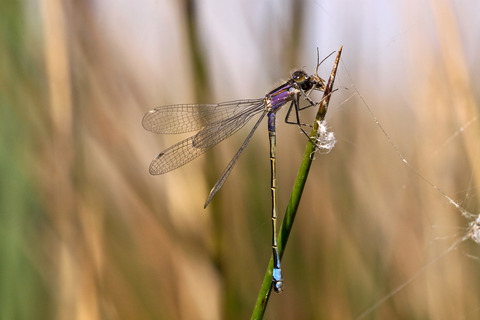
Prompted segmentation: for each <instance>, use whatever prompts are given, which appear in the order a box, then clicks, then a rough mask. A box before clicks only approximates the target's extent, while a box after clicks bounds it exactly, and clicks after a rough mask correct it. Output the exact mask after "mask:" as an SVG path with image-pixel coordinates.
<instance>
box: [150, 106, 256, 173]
mask: <svg viewBox="0 0 480 320" xmlns="http://www.w3.org/2000/svg"><path fill="white" fill-rule="evenodd" d="M249 101H251V102H250V104H249V105H248V108H243V110H242V113H238V112H237V114H234V115H233V116H232V117H230V118H227V119H224V120H219V121H216V122H213V123H212V124H210V125H208V126H206V127H204V128H203V129H202V130H200V131H199V132H198V133H197V134H196V135H194V136H192V137H189V138H187V139H185V140H183V141H180V142H179V143H177V144H175V145H173V146H171V147H170V148H167V149H165V150H164V151H163V152H161V153H160V154H159V155H158V156H157V157H156V158H155V159H153V161H152V163H151V164H150V174H163V173H165V172H168V171H171V170H174V169H176V168H178V167H181V166H183V165H184V164H186V163H188V162H190V161H192V160H193V159H195V158H196V157H198V156H200V155H201V154H203V153H204V152H205V151H207V150H208V149H210V148H211V147H213V146H214V145H216V144H217V143H219V142H221V141H223V140H224V139H226V138H228V137H229V136H231V135H232V134H233V133H235V132H237V131H238V130H239V129H240V128H242V127H243V126H244V125H245V124H246V123H247V122H248V121H249V120H250V119H251V118H252V117H253V116H254V115H256V114H258V113H260V112H262V111H264V110H265V108H264V105H263V99H259V100H249ZM252 102H254V103H255V104H252Z"/></svg>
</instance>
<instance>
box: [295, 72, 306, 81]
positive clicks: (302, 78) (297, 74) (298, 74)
mask: <svg viewBox="0 0 480 320" xmlns="http://www.w3.org/2000/svg"><path fill="white" fill-rule="evenodd" d="M292 78H293V80H294V81H295V82H296V83H302V82H304V81H305V80H307V74H306V73H305V72H304V71H301V70H298V71H295V72H294V73H293V74H292Z"/></svg>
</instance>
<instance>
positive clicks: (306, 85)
mask: <svg viewBox="0 0 480 320" xmlns="http://www.w3.org/2000/svg"><path fill="white" fill-rule="evenodd" d="M292 80H293V81H294V82H295V83H296V84H297V85H298V86H299V87H300V88H302V90H305V91H307V90H320V91H323V90H325V80H323V79H322V78H320V77H319V76H318V74H317V73H315V74H313V75H311V76H309V75H308V74H307V73H306V72H305V71H303V70H297V71H295V72H294V73H292Z"/></svg>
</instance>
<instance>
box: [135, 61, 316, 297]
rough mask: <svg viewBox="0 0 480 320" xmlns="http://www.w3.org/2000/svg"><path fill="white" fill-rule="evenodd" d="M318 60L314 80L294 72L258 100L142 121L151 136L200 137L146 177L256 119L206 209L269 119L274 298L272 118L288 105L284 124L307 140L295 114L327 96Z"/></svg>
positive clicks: (159, 160) (186, 108)
mask: <svg viewBox="0 0 480 320" xmlns="http://www.w3.org/2000/svg"><path fill="white" fill-rule="evenodd" d="M318 60H319V59H318V54H317V67H316V70H315V74H313V75H308V74H307V73H306V72H305V71H303V70H296V71H295V72H293V73H292V75H291V77H290V79H288V80H287V81H286V82H285V83H283V84H282V85H280V86H279V87H277V88H275V89H273V90H272V91H270V92H269V93H267V94H266V95H265V96H264V97H263V98H260V99H252V100H235V101H229V102H223V103H218V104H177V105H167V106H162V107H158V108H155V109H153V110H150V111H149V112H148V113H147V114H146V115H145V116H144V117H143V127H144V128H145V129H147V130H148V131H151V132H154V133H159V134H176V133H185V132H193V131H198V133H197V134H195V135H193V136H191V137H189V138H187V139H185V140H183V141H180V142H179V143H177V144H175V145H173V146H171V147H170V148H167V149H165V150H164V151H162V152H161V153H160V154H159V155H158V156H157V157H156V158H155V159H154V160H153V161H152V163H151V164H150V173H151V174H153V175H158V174H163V173H166V172H168V171H171V170H174V169H177V168H178V167H180V166H183V165H184V164H186V163H187V162H190V161H192V160H193V159H195V158H196V157H198V156H200V155H201V154H203V153H204V152H205V151H207V150H208V149H210V148H211V147H213V146H215V145H216V144H217V143H219V142H221V141H223V140H224V139H225V138H227V137H229V136H231V135H232V134H233V133H235V132H236V131H238V130H239V129H240V128H242V127H243V126H244V125H245V124H246V123H247V122H248V121H249V120H250V119H252V118H253V117H254V116H255V115H259V114H260V117H259V118H258V120H257V122H256V123H255V125H254V126H253V128H252V130H251V131H250V133H249V134H248V136H247V138H246V139H245V141H244V142H243V144H242V146H241V147H240V149H239V150H238V151H237V153H236V154H235V156H234V157H233V159H232V160H231V161H230V163H229V164H228V165H227V168H226V169H225V171H224V172H223V174H222V176H221V177H220V179H219V180H218V181H217V183H216V184H215V186H214V187H213V188H212V190H211V191H210V194H209V195H208V197H207V200H206V202H205V206H204V207H205V208H206V207H207V205H208V204H209V203H210V201H211V200H212V198H213V196H214V195H215V194H216V193H217V191H218V190H219V189H220V188H221V187H222V185H223V184H224V182H225V180H226V179H227V177H228V175H229V174H230V172H231V171H232V169H233V167H234V165H235V163H236V162H237V160H238V158H239V156H240V154H241V153H242V151H243V150H244V149H245V147H246V146H247V144H248V142H249V141H250V139H251V138H252V136H253V134H254V132H255V130H256V129H257V128H258V126H259V125H260V122H261V121H262V120H263V118H264V117H265V116H267V118H268V136H269V141H270V168H271V196H272V215H271V218H272V251H273V260H274V264H273V275H272V283H273V288H274V290H275V292H281V291H282V288H283V279H282V271H281V267H280V256H279V253H278V242H277V204H276V203H277V201H276V188H277V181H276V150H275V148H276V113H277V111H278V110H279V109H280V108H282V107H283V106H284V105H285V104H287V103H288V102H290V106H289V108H288V111H287V115H286V117H285V122H286V123H290V124H296V125H298V126H299V127H300V129H301V130H302V132H303V133H304V134H305V135H307V137H308V134H307V133H306V132H305V131H304V129H303V128H302V126H303V124H302V123H301V122H300V117H299V111H301V110H303V109H306V108H309V107H311V106H314V105H317V103H315V102H314V101H313V100H312V99H311V98H310V94H311V92H312V91H313V90H318V91H324V90H325V81H324V80H323V79H322V78H320V76H319V75H318V67H319V65H320V62H319V61H318ZM302 99H303V100H305V101H306V105H305V106H303V107H301V106H300V101H301V100H302ZM292 111H293V112H294V115H295V121H290V120H289V119H290V116H291V113H292Z"/></svg>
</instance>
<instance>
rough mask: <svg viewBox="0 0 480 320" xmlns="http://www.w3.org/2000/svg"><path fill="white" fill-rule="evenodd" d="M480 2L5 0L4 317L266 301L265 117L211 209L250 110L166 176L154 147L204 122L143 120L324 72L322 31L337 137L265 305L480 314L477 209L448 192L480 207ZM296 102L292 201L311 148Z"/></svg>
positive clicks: (1, 17) (128, 314) (281, 163)
mask: <svg viewBox="0 0 480 320" xmlns="http://www.w3.org/2000/svg"><path fill="white" fill-rule="evenodd" d="M479 7H480V3H479V2H475V1H469V0H451V1H447V0H438V1H436V0H431V1H411V0H409V1H388V2H386V1H380V0H372V1H320V0H311V1H310V0H302V1H298V0H295V1H294V0H290V1H271V0H270V1H269V0H266V1H263V0H255V1H253V0H247V1H244V0H243V1H219V0H217V1H215V0H207V1H189V0H181V1H173V0H158V1H154V0H142V1H135V2H134V1H126V0H121V1H118V0H117V1H112V0H103V1H96V0H92V1H57V0H45V1H34V0H24V1H18V0H16V1H15V0H6V1H2V2H1V5H0V177H1V183H0V221H1V222H0V261H1V263H0V318H1V319H5V320H7V319H89V320H91V319H209V320H211V319H246V318H249V317H250V315H251V311H252V309H253V306H254V303H255V301H256V298H257V293H258V290H259V288H260V285H261V281H262V279H263V275H264V272H265V270H266V267H267V264H268V261H269V259H270V255H271V248H270V193H269V183H270V182H269V179H270V172H269V160H268V138H267V130H266V125H265V123H264V124H262V125H261V127H260V128H259V129H258V131H257V133H256V134H255V137H254V138H253V139H252V141H251V143H250V145H249V146H248V148H247V149H246V150H245V152H244V153H243V154H242V156H241V158H240V161H239V163H238V164H237V166H236V167H235V169H234V171H233V172H232V174H231V175H230V177H229V179H228V180H227V182H226V184H225V185H224V187H223V188H222V190H221V191H220V192H219V193H218V194H217V195H216V197H215V198H214V200H213V202H212V203H211V205H210V206H209V207H208V208H207V209H206V210H204V209H203V204H204V201H205V199H206V196H207V194H208V192H209V190H210V188H211V187H212V186H213V184H214V183H215V181H216V179H217V178H219V176H220V175H221V173H222V171H223V169H224V168H225V166H226V165H227V163H228V162H229V160H230V158H231V157H233V155H234V154H235V152H236V150H237V149H238V148H239V146H240V145H241V143H242V142H243V139H244V138H245V136H246V134H247V132H248V129H249V128H250V127H251V125H248V126H246V128H245V129H243V130H241V131H240V132H239V133H237V134H236V135H234V136H233V137H231V138H230V139H228V140H227V141H225V142H223V143H221V144H220V145H219V146H217V147H216V148H214V149H213V150H211V151H209V152H208V153H207V154H206V155H204V156H203V157H201V158H199V159H197V160H195V161H193V162H192V163H190V164H188V165H187V166H185V167H182V168H180V169H178V170H175V171H173V172H170V173H168V174H165V175H162V176H151V175H149V173H148V166H149V163H150V161H151V160H152V159H153V158H154V157H155V156H156V155H157V154H158V153H159V152H160V151H162V150H163V149H165V148H166V147H168V146H170V145H172V144H174V143H176V142H178V141H180V140H181V139H183V138H185V137H187V136H188V135H187V136H183V135H178V136H166V135H163V136H161V135H155V134H152V133H150V132H147V131H145V130H144V129H143V128H142V125H141V120H142V117H143V115H144V114H145V113H146V112H147V111H148V110H149V109H152V108H154V107H157V106H160V105H165V104H177V103H202V102H221V101H228V100H234V99H244V98H259V97H263V96H264V95H265V93H267V92H268V91H270V90H271V89H272V88H274V87H275V86H276V85H278V84H280V83H281V82H282V81H284V80H285V79H288V77H289V74H290V72H291V71H292V70H293V69H295V68H305V70H306V71H308V72H309V73H312V72H313V71H314V68H315V63H316V54H317V53H316V49H317V47H318V48H319V52H320V57H321V58H323V57H326V56H327V55H328V54H330V53H331V52H332V51H335V50H338V49H339V47H340V45H343V46H344V49H343V56H342V62H341V65H340V67H339V71H338V77H337V82H336V87H337V88H338V91H336V92H335V93H334V95H333V97H332V101H331V104H330V109H329V112H328V115H327V121H328V125H329V127H330V129H331V130H332V131H334V133H335V135H336V138H337V144H336V146H335V148H334V149H333V150H332V151H331V153H329V154H327V155H320V154H317V155H316V160H315V161H314V163H313V165H312V169H311V172H310V176H309V180H308V182H307V185H306V188H305V192H304V195H303V199H302V201H301V204H300V208H299V212H298V215H297V219H296V221H295V225H294V228H293V232H292V234H291V236H290V240H289V243H288V246H287V247H286V251H285V254H284V256H283V260H282V267H283V269H284V270H283V271H284V278H285V292H284V293H282V294H281V295H273V296H272V297H271V299H270V303H269V306H268V308H267V312H266V314H265V318H266V319H354V318H357V317H359V316H361V315H362V313H363V312H365V311H367V313H366V314H365V318H366V319H478V318H479V317H480V302H479V301H480V300H479V298H480V271H479V269H480V263H479V258H480V250H479V247H478V245H477V244H475V243H474V242H473V241H471V240H467V241H463V242H461V241H460V242H459V243H458V245H454V246H453V248H454V250H449V248H451V246H452V245H453V244H455V243H456V242H458V241H459V240H461V239H462V237H464V236H465V235H466V234H467V233H468V228H469V223H470V222H471V221H469V220H468V219H465V218H464V217H462V215H461V214H460V212H459V211H458V210H457V209H455V207H454V206H453V205H452V204H451V203H449V201H448V200H447V199H446V198H445V197H444V196H443V195H442V193H444V194H446V195H448V196H450V197H451V198H452V199H453V200H454V201H456V202H457V203H458V204H460V205H461V206H462V207H463V208H465V210H468V211H469V212H471V213H473V214H477V213H478V211H479V200H480V198H479V191H478V188H477V186H478V185H479V183H480V181H479V179H480V166H479V165H478V163H479V159H478V157H479V142H478V141H479V140H478V136H479V133H480V126H479V121H478V102H477V101H478V93H479V92H478V90H479V86H478V85H477V83H478V80H479V72H478V71H479V67H480V61H479V45H480V42H479V39H480V20H479V19H478V12H479V9H480V8H479ZM333 60H334V59H333V58H330V59H328V60H327V61H326V62H324V63H323V64H322V66H321V68H320V75H321V76H322V77H324V78H327V77H328V76H329V73H330V70H331V67H332V64H333ZM355 88H356V89H357V90H358V92H359V93H360V95H361V96H359V95H358V94H357V91H356V89H355ZM361 98H363V99H364V101H365V102H366V103H367V104H368V106H369V107H370V108H371V109H372V111H373V114H374V115H375V116H376V117H377V119H378V121H379V122H380V123H381V124H382V126H383V127H384V128H385V130H386V132H387V134H388V138H387V137H386V136H385V135H384V134H383V133H382V131H381V129H380V128H379V127H378V126H377V125H376V123H375V120H374V118H373V117H372V115H371V114H370V113H369V111H368V109H367V108H366V105H365V104H364V103H363V102H362V99H361ZM284 115H285V111H283V112H282V111H281V112H280V113H279V129H278V140H277V141H278V146H277V152H278V179H279V182H278V183H279V189H278V193H279V201H278V202H279V208H280V214H281V217H283V212H284V210H285V208H286V204H287V202H288V200H289V195H290V192H291V189H292V185H293V181H294V178H295V175H296V173H297V170H298V167H299V165H300V161H301V158H302V155H303V151H304V148H305V145H306V139H305V136H303V135H302V134H301V133H300V132H299V130H298V128H296V127H295V126H289V125H285V124H282V123H281V122H282V121H281V120H283V117H284ZM302 116H303V117H302V119H303V121H304V122H307V123H308V122H310V121H313V114H311V113H308V112H306V113H304V114H303V115H302ZM389 139H391V141H393V143H394V144H395V145H396V146H397V147H398V150H399V151H400V152H401V154H402V155H403V156H404V157H405V158H406V159H407V161H408V162H409V164H410V166H409V165H405V163H404V162H403V161H402V159H401V158H400V157H399V156H398V154H397V152H396V151H395V149H394V147H393V146H392V145H391V144H390V142H389ZM416 170H418V172H420V173H421V175H423V176H424V177H426V178H427V179H428V180H429V181H430V182H431V183H433V185H431V184H429V183H427V182H425V181H424V179H423V178H421V177H420V176H419V175H418V174H417V173H416ZM437 189H439V190H441V191H439V190H437ZM438 257H440V258H438ZM432 260H434V263H432V264H429V262H430V261H432ZM412 277H414V278H413V281H410V280H409V279H412ZM402 285H405V286H404V287H403V288H402V290H400V291H398V292H396V291H395V290H396V288H398V287H399V286H402ZM389 294H391V296H389V299H387V300H386V301H384V302H383V303H381V304H379V305H376V303H377V302H378V301H379V300H380V299H382V297H385V296H387V295H389Z"/></svg>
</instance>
